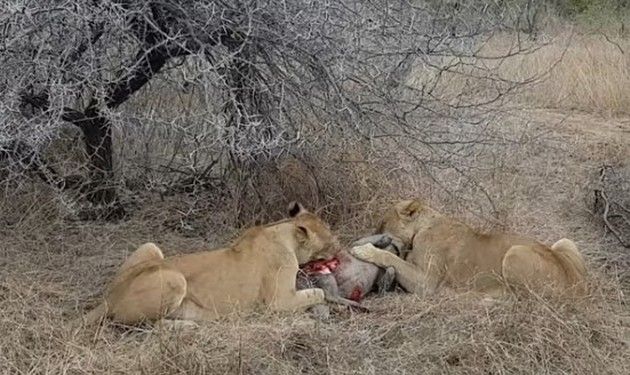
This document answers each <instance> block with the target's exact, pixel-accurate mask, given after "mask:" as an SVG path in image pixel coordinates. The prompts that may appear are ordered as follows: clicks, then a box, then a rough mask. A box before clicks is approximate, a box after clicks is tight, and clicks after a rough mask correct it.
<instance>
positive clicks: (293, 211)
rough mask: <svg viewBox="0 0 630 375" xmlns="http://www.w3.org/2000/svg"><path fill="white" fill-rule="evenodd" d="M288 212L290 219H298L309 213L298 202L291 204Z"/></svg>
mask: <svg viewBox="0 0 630 375" xmlns="http://www.w3.org/2000/svg"><path fill="white" fill-rule="evenodd" d="M288 211H289V217H296V216H297V215H299V214H302V213H304V212H307V211H306V209H305V208H304V206H302V205H301V204H299V203H298V202H296V201H293V202H291V203H289V208H288Z"/></svg>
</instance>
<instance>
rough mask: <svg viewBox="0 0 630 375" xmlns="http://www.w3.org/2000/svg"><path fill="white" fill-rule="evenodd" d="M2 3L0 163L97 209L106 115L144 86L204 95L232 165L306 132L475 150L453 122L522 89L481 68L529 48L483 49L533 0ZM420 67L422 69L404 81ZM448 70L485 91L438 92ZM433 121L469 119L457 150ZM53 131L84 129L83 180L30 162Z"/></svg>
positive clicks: (519, 43) (106, 185)
mask: <svg viewBox="0 0 630 375" xmlns="http://www.w3.org/2000/svg"><path fill="white" fill-rule="evenodd" d="M3 2H4V4H2V8H3V9H4V10H3V12H2V14H0V24H2V25H3V26H2V28H0V39H1V42H0V87H1V88H2V94H0V95H1V96H0V103H2V107H0V114H1V115H2V128H3V129H4V130H3V133H2V139H0V141H1V142H0V143H2V144H3V145H5V147H4V148H3V153H2V155H4V157H5V159H10V158H13V159H15V160H18V159H19V160H22V161H23V162H24V161H27V162H28V164H29V168H31V169H34V170H36V171H37V173H38V175H39V176H41V177H42V179H43V180H44V181H46V182H47V183H50V184H51V185H54V186H56V187H58V188H69V187H71V188H74V187H76V186H77V185H82V186H83V189H84V190H85V191H86V192H87V198H88V200H89V201H91V202H93V203H98V204H101V203H115V202H117V199H118V198H117V190H116V184H115V183H114V182H115V177H116V176H115V168H114V149H115V147H116V145H115V144H114V140H113V135H112V131H113V122H112V121H113V119H116V118H118V117H119V114H120V113H121V112H124V111H125V109H124V108H123V107H124V104H125V103H127V102H128V101H129V99H130V98H132V97H134V96H137V95H138V94H137V93H138V92H139V91H141V90H143V89H144V88H145V87H146V86H147V85H148V84H150V83H152V82H153V83H155V87H159V85H158V84H157V82H163V83H166V82H169V83H173V82H174V81H176V83H177V85H179V87H180V88H182V89H185V88H186V87H188V86H192V87H193V90H197V91H196V92H197V93H199V96H200V97H204V98H205V99H206V101H205V102H204V103H205V105H206V107H205V108H203V107H201V108H197V109H198V110H201V111H204V112H205V113H207V115H208V117H211V118H212V119H213V120H214V122H213V124H212V126H213V127H215V128H216V129H217V131H216V132H215V133H214V134H215V136H216V138H217V139H218V140H220V142H219V143H220V145H221V147H222V148H223V150H225V151H226V152H227V154H228V155H229V157H230V160H232V162H234V163H237V164H239V165H243V164H246V163H248V162H251V161H260V160H264V159H265V158H269V157H275V156H276V155H278V154H280V153H282V152H285V151H286V150H287V149H289V148H290V147H291V146H292V145H299V144H301V143H302V142H304V139H303V137H301V134H302V133H303V131H304V127H305V126H307V125H306V124H308V123H312V122H317V123H319V124H321V126H322V127H323V128H324V129H323V130H324V131H325V132H328V133H329V134H334V135H343V134H346V135H347V134H353V136H358V137H359V138H363V139H368V138H372V137H375V136H376V137H385V136H387V137H390V138H391V139H394V140H395V141H396V142H398V141H397V140H404V139H413V140H419V141H420V142H421V144H423V145H431V147H433V149H435V148H439V147H440V146H441V145H444V144H453V142H455V143H461V144H465V143H466V142H472V141H474V139H473V140H470V139H465V138H466V137H462V134H466V126H470V127H475V126H481V125H482V124H481V123H480V121H479V120H478V119H476V118H475V116H474V114H475V113H481V112H483V111H484V108H485V107H487V106H489V105H492V104H493V103H496V102H497V101H499V100H501V98H503V97H504V96H505V94H507V93H509V92H511V91H512V90H514V89H515V88H517V87H518V86H519V85H521V84H523V83H524V82H523V81H520V82H514V81H509V80H506V79H504V78H502V77H501V76H500V74H498V73H497V72H496V69H495V68H496V64H488V62H492V61H497V60H500V59H504V58H506V57H509V56H512V55H515V54H519V53H524V52H526V51H528V50H531V49H532V48H535V46H533V45H528V44H527V43H526V42H525V41H523V40H520V39H519V38H518V35H519V34H518V33H516V34H515V35H517V37H516V38H515V41H514V43H513V45H512V46H511V48H510V49H509V50H508V51H506V52H504V53H502V54H501V55H493V56H486V55H484V52H483V45H484V41H486V40H488V39H490V38H492V37H493V35H494V34H495V33H496V32H502V31H505V30H513V29H519V26H518V24H519V20H520V19H521V18H522V14H523V12H526V11H527V12H529V11H531V9H532V2H531V1H524V2H518V1H517V2H510V3H509V4H508V2H491V3H488V2H485V1H470V2H461V1H447V2H444V1H432V0H431V1H411V2H404V1H403V2H392V1H386V0H373V1H357V0H343V1H316V2H313V1H307V0H295V1H281V0H266V1H264V0H241V1H234V2H224V1H200V0H199V1H197V0H194V1H191V0H187V1H183V0H182V1H178V0H171V1H165V0H109V1H88V0H65V1H55V0H42V1H37V2H33V1H28V0H13V1H9V0H4V1H3ZM517 31H518V30H517ZM418 67H420V68H421V69H423V70H424V71H425V72H427V74H425V75H424V76H423V79H421V80H419V81H418V82H414V83H410V79H409V76H410V74H412V71H413V70H414V69H418ZM186 69H187V71H188V72H189V73H188V75H187V76H186V77H183V78H180V79H174V78H173V77H175V76H176V75H175V73H177V72H180V71H184V70H186ZM453 76H461V77H466V78H467V79H475V80H478V81H482V82H483V83H484V86H485V87H486V90H485V92H484V94H483V95H479V93H478V92H476V91H474V90H467V87H466V86H465V85H464V86H463V87H462V88H461V90H459V91H458V92H457V94H456V95H450V96H449V95H446V94H445V93H444V87H445V86H448V83H447V82H446V81H445V80H446V79H447V77H449V78H448V79H452V77H453ZM163 87H164V88H165V90H173V86H170V85H168V84H164V86H163ZM208 99H210V100H208ZM212 101H216V102H212ZM436 118H440V119H454V118H457V119H458V121H461V119H463V118H466V119H468V120H466V121H465V123H467V124H468V125H464V126H463V127H462V129H461V132H458V134H457V137H456V138H457V139H456V140H455V139H451V138H450V136H452V135H453V134H449V133H448V132H444V131H441V130H437V129H436V126H435V122H434V121H433V119H436ZM64 122H66V123H70V124H73V125H74V126H76V127H77V128H78V129H80V131H81V132H82V134H83V139H84V142H85V152H86V154H87V156H88V159H89V163H88V169H89V173H88V176H86V183H84V184H77V183H76V181H73V182H72V183H69V182H68V181H67V176H63V175H62V173H60V172H58V171H56V170H55V169H54V168H51V167H50V166H47V164H46V161H45V160H44V159H43V158H42V157H41V156H40V150H41V148H42V147H44V146H45V145H46V143H47V140H49V139H52V138H54V137H55V132H56V130H57V129H58V128H59V126H60V124H61V123H64ZM121 126H123V127H124V126H125V125H124V123H121ZM475 134H478V133H475ZM16 145H20V146H19V147H16ZM411 151H412V152H414V150H411ZM25 155H26V156H25ZM215 164H216V163H208V164H207V165H205V166H203V167H202V168H200V170H203V171H204V172H203V173H207V172H208V171H209V170H211V169H212V168H213V167H214V166H215ZM196 171H197V169H196ZM196 173H197V172H196Z"/></svg>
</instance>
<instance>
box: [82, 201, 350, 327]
mask: <svg viewBox="0 0 630 375" xmlns="http://www.w3.org/2000/svg"><path fill="white" fill-rule="evenodd" d="M290 213H291V218H290V219H285V220H282V221H279V222H275V223H272V224H269V225H266V226H259V227H254V228H251V229H248V230H246V231H245V232H244V233H243V234H242V235H241V236H240V238H238V239H237V240H236V241H235V242H234V243H233V245H232V246H230V247H227V248H223V249H217V250H211V251H203V252H198V253H194V254H189V255H182V256H175V257H172V258H168V259H164V256H163V255H162V251H160V249H159V248H158V247H157V246H155V245H154V244H152V243H147V244H144V245H142V246H140V248H138V249H137V250H136V251H135V252H134V253H133V254H132V255H131V256H130V257H129V258H128V259H127V260H126V261H125V262H124V264H123V265H122V267H121V269H120V271H119V272H118V275H117V276H116V277H115V279H114V281H113V282H112V284H111V286H110V288H109V290H108V292H107V293H106V295H105V297H104V300H103V302H102V303H101V304H100V305H99V306H98V307H96V308H95V309H94V310H93V311H91V312H90V313H88V314H87V315H86V317H85V321H86V322H87V323H92V322H96V321H99V320H100V319H102V318H105V317H109V318H111V319H112V320H114V321H116V322H120V323H124V324H137V323H140V322H142V321H154V320H158V319H161V318H176V319H186V320H207V319H214V318H217V317H220V316H223V315H226V314H229V313H231V312H233V311H237V310H238V311H248V310H253V309H255V308H256V307H261V306H262V307H268V308H270V309H271V310H305V309H306V308H308V307H311V306H313V305H317V304H321V303H324V292H323V291H322V290H321V289H318V288H312V289H305V290H300V291H296V288H295V283H296V274H297V272H298V265H300V264H304V263H307V262H309V261H311V260H316V259H328V258H331V257H333V256H334V255H335V254H336V253H337V252H338V251H339V249H340V246H339V243H338V241H337V239H336V237H335V236H334V235H333V234H332V233H331V231H330V229H329V227H328V225H326V224H325V223H324V222H323V221H322V220H321V219H319V218H318V217H317V216H316V215H314V214H312V213H310V212H307V211H306V210H304V208H303V207H302V206H300V205H298V204H296V205H294V206H293V207H292V209H291V210H290Z"/></svg>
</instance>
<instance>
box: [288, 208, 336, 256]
mask: <svg viewBox="0 0 630 375" xmlns="http://www.w3.org/2000/svg"><path fill="white" fill-rule="evenodd" d="M289 216H290V217H291V218H292V220H291V221H292V222H293V223H294V224H295V227H296V237H297V240H298V248H297V250H296V254H295V255H296V256H297V259H298V263H299V264H300V265H303V264H305V263H308V262H310V261H312V260H320V259H330V258H333V257H334V256H335V255H336V254H337V253H338V252H339V250H340V249H341V246H340V244H339V241H338V240H337V237H335V235H333V233H332V231H331V230H330V227H329V226H328V224H326V223H325V222H324V221H323V220H322V219H320V218H319V217H318V216H317V215H315V214H313V213H311V212H308V211H307V210H305V209H304V207H302V205H301V204H299V203H296V202H293V203H291V204H290V205H289Z"/></svg>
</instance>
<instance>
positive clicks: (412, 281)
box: [350, 244, 426, 294]
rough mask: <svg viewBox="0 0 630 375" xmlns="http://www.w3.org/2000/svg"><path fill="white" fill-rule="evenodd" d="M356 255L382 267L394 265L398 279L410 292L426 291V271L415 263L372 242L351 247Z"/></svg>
mask: <svg viewBox="0 0 630 375" xmlns="http://www.w3.org/2000/svg"><path fill="white" fill-rule="evenodd" d="M350 253H351V254H352V255H354V256H355V257H357V258H359V259H361V260H363V261H366V262H369V263H373V264H376V265H377V266H379V267H382V268H388V267H392V268H393V269H394V270H395V271H396V281H398V283H399V284H400V285H401V286H402V287H403V288H404V289H405V290H406V291H407V292H409V293H417V294H421V293H424V292H425V291H426V286H425V275H424V272H422V270H421V269H420V267H418V266H417V265H415V264H413V263H409V262H407V261H405V260H403V259H401V258H399V257H398V256H396V255H394V254H392V253H390V252H388V251H384V250H381V249H379V248H377V247H375V246H374V245H372V244H365V245H361V246H357V247H353V248H352V249H350Z"/></svg>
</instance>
